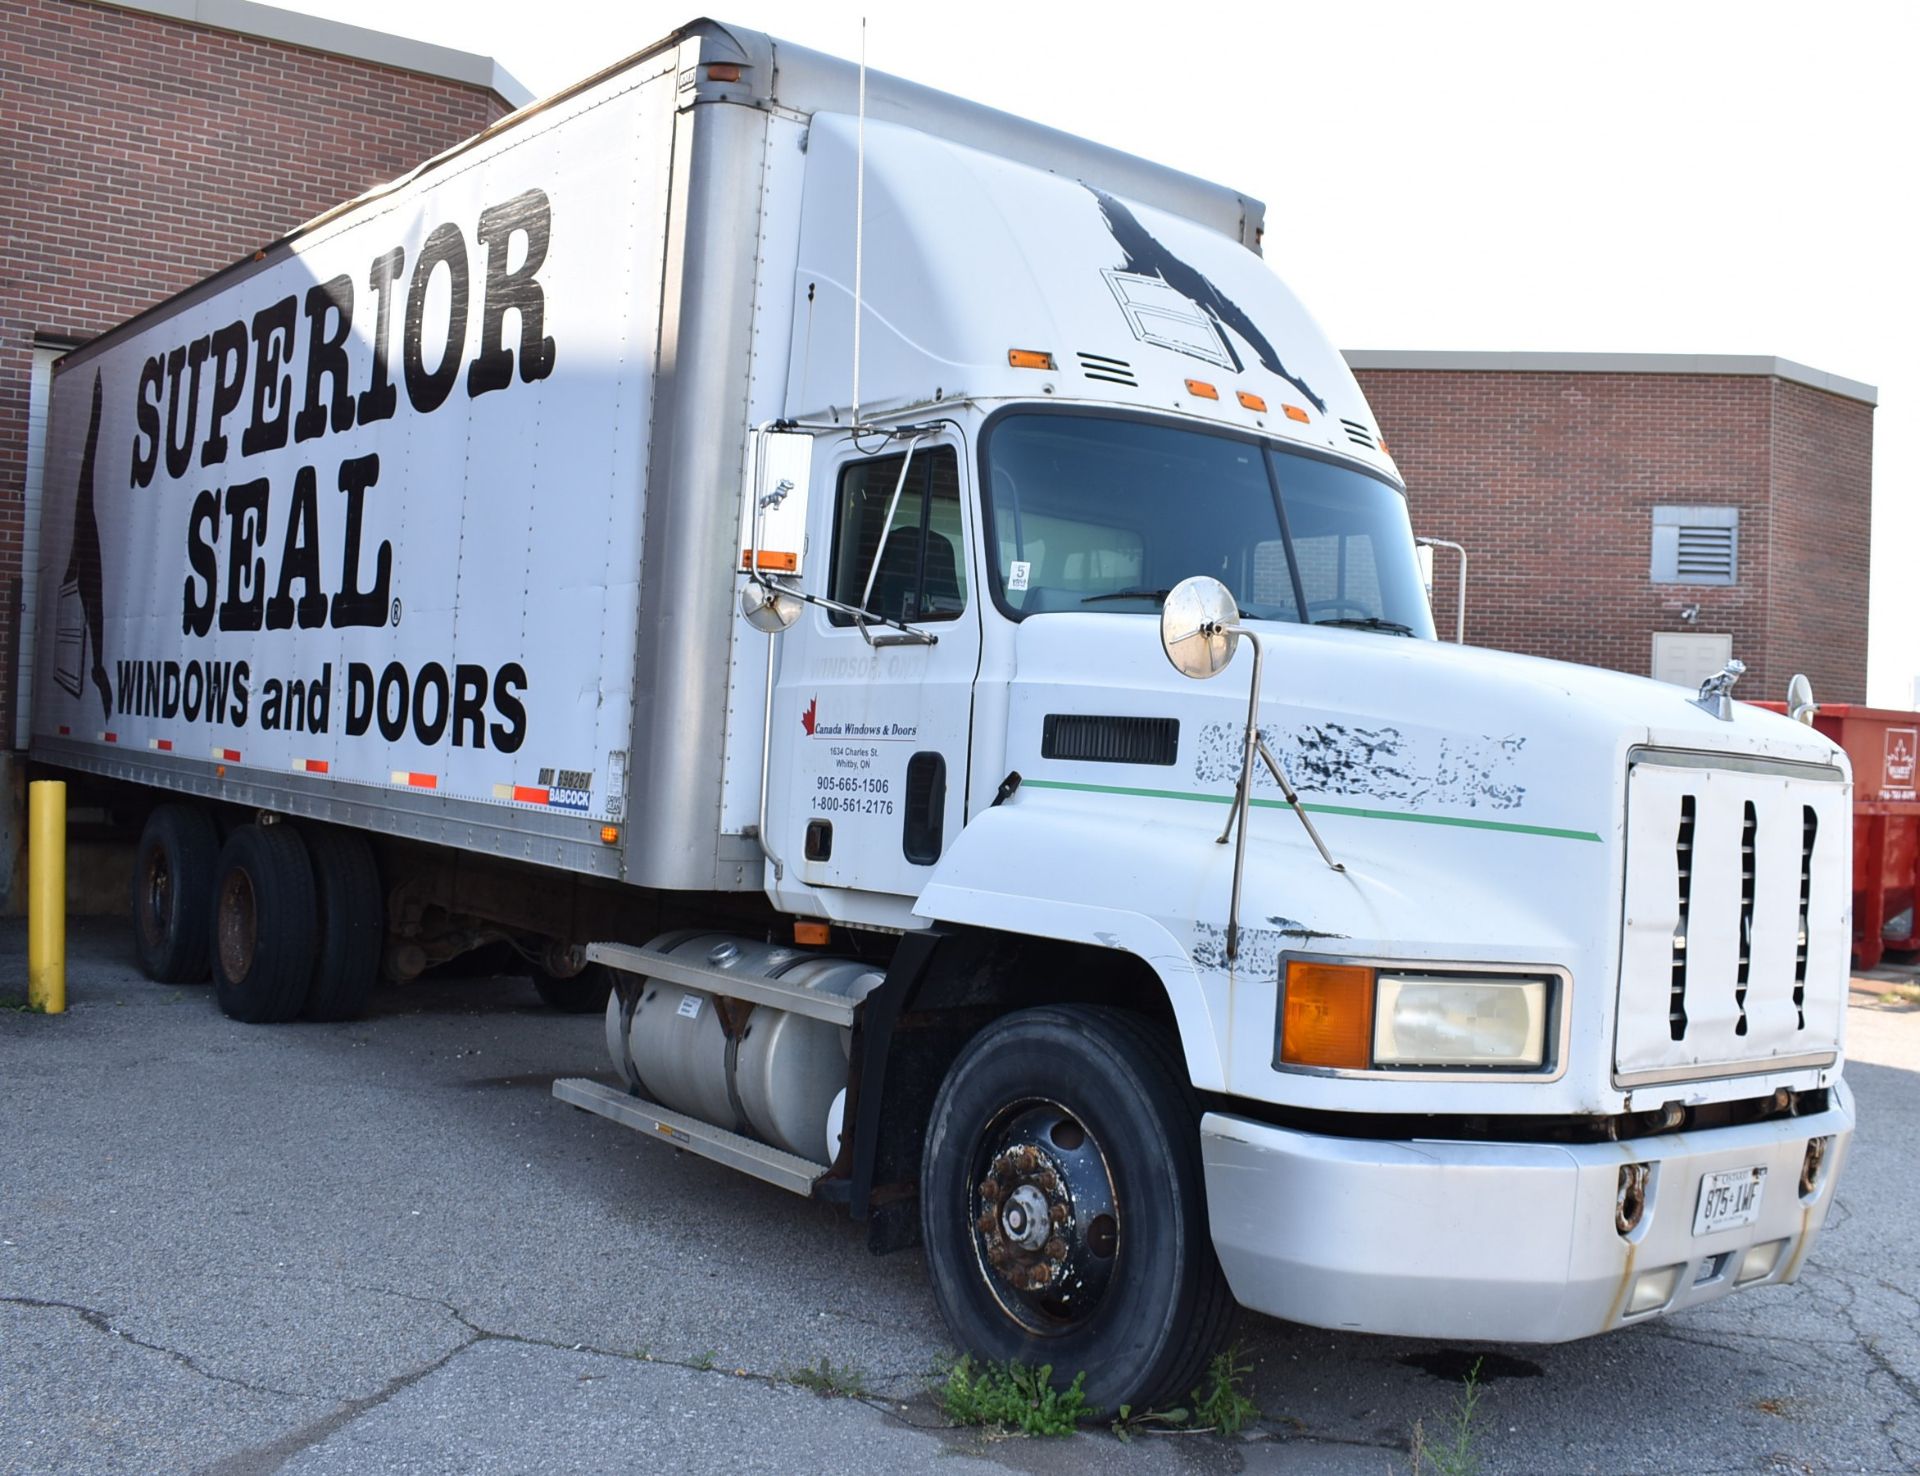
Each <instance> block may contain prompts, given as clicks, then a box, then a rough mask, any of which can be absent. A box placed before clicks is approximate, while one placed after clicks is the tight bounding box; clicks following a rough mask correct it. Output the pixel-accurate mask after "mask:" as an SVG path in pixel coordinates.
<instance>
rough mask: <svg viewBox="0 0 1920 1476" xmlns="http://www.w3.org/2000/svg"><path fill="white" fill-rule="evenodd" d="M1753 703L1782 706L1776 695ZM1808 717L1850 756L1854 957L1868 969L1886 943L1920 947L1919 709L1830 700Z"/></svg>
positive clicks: (1777, 709)
mask: <svg viewBox="0 0 1920 1476" xmlns="http://www.w3.org/2000/svg"><path fill="white" fill-rule="evenodd" d="M1754 705H1755V706H1756V707H1764V708H1767V709H1768V710H1770V711H1772V712H1782V711H1784V710H1785V705H1784V704H1783V703H1779V702H1758V703H1755V704H1754ZM1813 725H1814V727H1816V728H1818V729H1819V730H1820V731H1821V732H1822V733H1825V734H1826V735H1827V737H1829V738H1831V739H1833V741H1834V742H1835V743H1838V744H1839V745H1840V746H1841V747H1842V748H1844V749H1846V751H1847V757H1848V758H1849V759H1851V760H1852V761H1853V962H1854V967H1856V968H1862V969H1870V968H1872V967H1873V966H1874V965H1875V964H1877V963H1879V962H1880V956H1881V954H1882V953H1883V952H1885V950H1887V949H1889V948H1920V923H1916V921H1915V917H1916V912H1915V907H1914V899H1915V895H1916V890H1917V888H1916V880H1915V869H1916V866H1920V792H1916V788H1915V783H1914V779H1915V773H1916V770H1915V760H1916V758H1917V757H1920V712H1902V711H1899V710H1898V709H1896V708H1890V707H1862V706H1859V705H1858V704H1856V703H1851V702H1833V703H1828V704H1826V705H1825V706H1823V707H1821V709H1820V711H1819V712H1818V713H1816V714H1815V715H1814V719H1813Z"/></svg>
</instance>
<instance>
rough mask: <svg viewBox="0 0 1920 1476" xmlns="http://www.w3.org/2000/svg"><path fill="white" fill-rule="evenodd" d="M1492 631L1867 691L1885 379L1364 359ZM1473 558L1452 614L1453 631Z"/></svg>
mask: <svg viewBox="0 0 1920 1476" xmlns="http://www.w3.org/2000/svg"><path fill="white" fill-rule="evenodd" d="M1347 360H1348V362H1349V363H1350V364H1351V365H1352V366H1353V368H1354V370H1355V372H1356V373H1357V375H1358V376H1359V379H1360V384H1361V387H1362V388H1363V389H1364V390H1365V391H1366V394H1367V398H1368V400H1369V401H1370V403H1371V404H1372V406H1373V411H1374V414H1375V415H1376V416H1377V417H1378V419H1379V423H1380V429H1381V432H1382V433H1383V434H1384V435H1385V436H1386V438H1387V443H1388V445H1389V446H1391V447H1392V448H1393V453H1394V456H1395V458H1396V459H1397V460H1398V461H1399V463H1400V469H1401V471H1402V472H1403V473H1404V474H1405V475H1406V478H1407V485H1408V488H1409V497H1410V501H1411V506H1412V513H1413V527H1414V532H1415V533H1417V534H1420V535H1422V536H1428V537H1437V538H1446V539H1451V540H1452V541H1454V542H1456V543H1459V544H1461V545H1463V546H1464V547H1465V548H1466V550H1467V554H1468V560H1469V562H1468V574H1467V637H1468V639H1469V640H1470V641H1471V642H1472V643H1474V644H1476V645H1484V646H1497V647H1501V648H1503V649H1506V650H1511V651H1524V652H1528V653H1530V654H1533V655H1539V656H1552V657H1557V658H1559V659H1561V660H1566V661H1580V662H1585V663H1587V664H1589V665H1594V666H1606V667H1612V668H1615V669H1616V670H1619V671H1628V672H1635V673H1639V674H1641V675H1650V676H1661V677H1664V678H1666V679H1668V680H1674V681H1686V682H1695V681H1698V680H1699V679H1700V676H1701V675H1703V674H1705V673H1708V672H1711V671H1715V670H1718V669H1719V667H1720V665H1721V663H1722V662H1723V661H1724V660H1725V659H1726V657H1727V656H1728V655H1729V654H1730V655H1733V656H1737V657H1739V658H1740V659H1741V660H1742V661H1744V662H1746V664H1747V675H1746V677H1745V678H1744V679H1743V680H1742V682H1741V684H1740V695H1741V696H1743V697H1755V698H1757V697H1771V698H1779V697H1781V696H1783V695H1784V694H1785V691H1786V685H1787V681H1788V679H1789V678H1790V677H1791V676H1793V674H1794V673H1795V672H1805V673H1806V674H1807V675H1808V676H1809V677H1810V678H1811V679H1812V681H1813V690H1814V693H1815V695H1816V696H1817V697H1819V698H1821V699H1823V700H1826V701H1835V702H1837V701H1854V702H1858V701H1861V700H1863V699H1864V697H1865V695H1866V686H1867V539H1868V531H1869V515H1870V503H1871V492H1872V455H1873V408H1874V403H1875V394H1874V390H1873V389H1872V387H1871V386H1868V385H1864V384H1857V383H1855V382H1853V381H1852V380H1846V379H1841V378H1839V377H1837V376H1835V375H1831V374H1824V373H1822V372H1820V371H1818V370H1815V369H1809V368H1806V367H1805V366H1804V365H1800V364H1794V363H1791V362H1789V361H1787V360H1785V359H1774V358H1765V357H1734V356H1694V355H1682V354H1550V353H1512V354H1499V353H1419V352H1360V351H1355V352H1350V353H1349V354H1348V355H1347ZM1456 567H1457V566H1456V564H1455V561H1454V559H1453V556H1452V555H1451V554H1449V553H1447V552H1445V551H1437V557H1436V558H1435V576H1436V577H1435V581H1434V610H1435V619H1436V622H1437V624H1438V625H1439V627H1440V630H1441V633H1442V634H1444V635H1451V634H1452V632H1453V620H1454V615H1453V612H1454V608H1455V598H1456V593H1457V589H1458V586H1457V584H1456V583H1455V582H1454V581H1455V578H1456V573H1455V571H1456Z"/></svg>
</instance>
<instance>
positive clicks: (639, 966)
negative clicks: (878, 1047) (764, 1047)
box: [587, 943, 859, 1025]
mask: <svg viewBox="0 0 1920 1476" xmlns="http://www.w3.org/2000/svg"><path fill="white" fill-rule="evenodd" d="M587 958H588V959H589V960H590V961H591V962H593V963H603V964H606V965H607V966H608V967H609V968H615V969H621V970H624V971H625V972H626V973H629V974H642V975H645V976H646V977H647V978H649V979H659V980H661V981H662V982H664V983H667V984H678V985H680V986H681V987H682V988H685V989H699V990H702V991H704V992H706V993H708V994H719V995H724V996H726V997H727V998H730V999H743V1000H745V1001H747V1002H748V1003H749V1004H762V1005H771V1006H773V1008H775V1009H777V1010H788V1011H790V1012H792V1013H793V1014H796V1015H805V1016H806V1017H807V1018H808V1019H811V1020H825V1021H826V1022H827V1023H828V1024H829V1025H851V1024H853V1014H854V1010H855V1009H856V1008H858V1005H859V1001H858V1000H856V999H849V998H846V997H844V996H841V995H837V994H826V993H823V992H821V991H819V990H814V989H806V988H802V987H799V986H796V985H792V984H783V983H781V982H780V981H779V980H778V979H765V978H758V977H755V976H754V975H752V974H749V973H746V972H744V971H741V970H735V969H717V968H712V967H710V966H708V965H706V964H701V963H693V962H691V961H689V960H687V959H684V958H674V957H672V956H671V955H669V954H665V953H656V952H655V951H654V950H653V949H651V948H635V947H633V946H632V945H631V944H627V943H589V944H588V945H587Z"/></svg>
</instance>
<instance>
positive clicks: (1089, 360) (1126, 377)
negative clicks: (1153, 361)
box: [1080, 354, 1140, 386]
mask: <svg viewBox="0 0 1920 1476" xmlns="http://www.w3.org/2000/svg"><path fill="white" fill-rule="evenodd" d="M1080 372H1081V373H1082V374H1084V375H1086V377H1087V378H1088V379H1097V380H1099V381H1101V382H1102V383H1103V384H1126V385H1134V386H1138V384H1139V383H1140V381H1139V380H1137V379H1135V378H1134V377H1133V365H1131V364H1129V363H1128V362H1127V361H1126V360H1125V359H1110V358H1108V357H1107V356H1106V355H1105V354H1081V355H1080Z"/></svg>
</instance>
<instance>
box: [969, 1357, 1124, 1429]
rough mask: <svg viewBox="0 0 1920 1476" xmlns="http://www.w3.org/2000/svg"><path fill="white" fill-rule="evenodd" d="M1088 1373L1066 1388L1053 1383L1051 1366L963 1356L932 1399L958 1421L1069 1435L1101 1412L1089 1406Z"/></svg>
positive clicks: (992, 1426)
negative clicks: (977, 1360)
mask: <svg viewBox="0 0 1920 1476" xmlns="http://www.w3.org/2000/svg"><path fill="white" fill-rule="evenodd" d="M1086 1381H1087V1376H1086V1374H1084V1373H1077V1374H1075V1375H1074V1376H1073V1382H1072V1383H1071V1384H1069V1385H1068V1386H1067V1387H1066V1388H1064V1389H1056V1388H1054V1387H1053V1365H1052V1364H1050V1363H1043V1364H1041V1365H1040V1366H1039V1367H1038V1368H1033V1367H1029V1366H1027V1365H1025V1364H1019V1363H986V1364H977V1363H975V1362H974V1361H973V1359H972V1358H971V1357H967V1356H962V1357H961V1359H960V1360H959V1362H957V1363H955V1364H954V1365H953V1367H952V1368H950V1369H948V1370H947V1376H946V1382H945V1383H943V1384H941V1385H940V1386H939V1387H938V1388H936V1389H935V1390H934V1391H933V1392H934V1398H935V1399H937V1400H938V1401H939V1404H940V1409H941V1411H942V1412H943V1413H944V1414H945V1415H946V1417H947V1418H948V1419H950V1420H952V1421H953V1422H954V1423H955V1424H956V1425H986V1426H989V1427H991V1428H993V1429H997V1430H1018V1431H1019V1432H1020V1433H1021V1434H1023V1435H1071V1434H1072V1433H1073V1432H1074V1430H1075V1429H1077V1428H1078V1427H1079V1425H1080V1424H1081V1423H1082V1422H1083V1421H1086V1420H1091V1419H1094V1418H1096V1417H1097V1416H1098V1415H1099V1413H1100V1411H1099V1410H1097V1409H1090V1408H1088V1406H1087V1396H1086V1394H1085V1393H1084V1392H1083V1388H1082V1386H1083V1385H1085V1383H1086Z"/></svg>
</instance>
